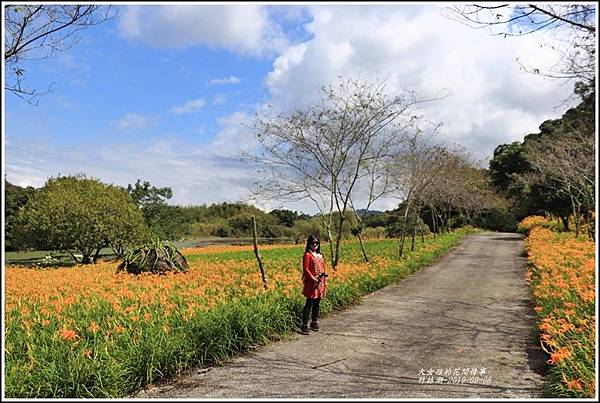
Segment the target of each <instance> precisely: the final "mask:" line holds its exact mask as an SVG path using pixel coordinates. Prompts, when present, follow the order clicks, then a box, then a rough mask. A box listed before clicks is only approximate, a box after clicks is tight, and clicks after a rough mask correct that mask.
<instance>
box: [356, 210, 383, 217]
mask: <svg viewBox="0 0 600 403" xmlns="http://www.w3.org/2000/svg"><path fill="white" fill-rule="evenodd" d="M356 212H357V213H358V215H360V216H361V217H364V218H367V217H373V216H377V215H379V214H383V213H384V212H383V211H379V210H365V209H358V210H356Z"/></svg>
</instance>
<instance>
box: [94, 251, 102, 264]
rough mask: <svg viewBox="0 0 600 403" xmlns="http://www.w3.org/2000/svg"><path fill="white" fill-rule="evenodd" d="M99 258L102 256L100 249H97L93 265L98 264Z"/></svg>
mask: <svg viewBox="0 0 600 403" xmlns="http://www.w3.org/2000/svg"><path fill="white" fill-rule="evenodd" d="M99 256H100V248H98V249H96V253H95V254H94V259H93V260H92V263H94V264H96V261H97V260H98V257H99Z"/></svg>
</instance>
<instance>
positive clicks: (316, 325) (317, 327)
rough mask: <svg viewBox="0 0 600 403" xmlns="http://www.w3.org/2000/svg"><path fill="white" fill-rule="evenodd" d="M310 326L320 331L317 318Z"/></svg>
mask: <svg viewBox="0 0 600 403" xmlns="http://www.w3.org/2000/svg"><path fill="white" fill-rule="evenodd" d="M310 328H311V329H312V330H313V331H315V332H318V331H319V324H318V323H317V321H316V320H315V321H313V322H310Z"/></svg>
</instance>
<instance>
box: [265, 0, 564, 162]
mask: <svg viewBox="0 0 600 403" xmlns="http://www.w3.org/2000/svg"><path fill="white" fill-rule="evenodd" d="M310 11H311V13H312V15H313V20H312V22H310V23H309V24H307V25H306V29H307V30H308V31H309V32H310V33H311V34H312V37H311V39H310V40H308V41H306V42H304V43H301V44H296V45H294V46H289V47H288V48H287V49H286V50H285V51H283V52H282V53H281V55H279V56H278V57H277V58H276V59H275V60H274V62H273V67H272V69H271V71H270V72H269V73H268V75H267V77H266V79H265V83H266V85H267V87H268V88H269V90H270V92H271V95H272V99H271V100H270V102H271V103H272V104H274V105H277V106H278V107H279V108H280V109H283V110H286V109H288V108H290V107H296V106H299V105H302V104H306V103H309V102H312V101H314V100H315V99H316V97H317V96H318V89H319V87H320V86H321V85H324V84H329V83H335V82H336V80H337V77H338V76H339V75H343V76H344V77H348V76H360V77H361V78H363V79H367V80H369V79H376V78H378V77H387V82H388V86H387V89H388V90H389V92H393V91H397V90H400V89H409V90H414V91H415V92H416V93H417V94H419V95H422V96H432V95H434V94H435V93H437V92H438V91H440V90H443V91H445V92H446V93H447V94H448V96H447V97H446V98H445V99H443V100H441V101H437V102H432V103H428V104H424V105H422V111H423V113H424V114H425V116H426V117H427V118H428V119H429V120H432V121H437V122H443V123H444V126H443V128H442V130H441V132H440V138H443V139H444V140H445V141H446V142H448V143H454V142H458V143H462V144H463V145H465V146H467V147H469V148H470V149H471V151H472V152H473V153H474V155H475V157H476V158H477V159H485V158H487V157H489V156H491V154H492V152H493V149H494V147H495V146H496V145H499V144H502V143H506V142H511V141H514V140H516V139H522V137H523V136H524V135H525V134H527V133H530V132H533V131H536V130H537V128H538V126H539V125H540V124H541V123H542V122H543V121H544V120H547V119H550V118H556V117H559V116H560V115H561V114H562V113H563V112H564V111H565V110H566V109H567V108H568V107H569V106H571V105H562V106H561V107H560V108H555V107H556V106H558V105H559V104H560V103H561V101H562V100H564V99H565V98H567V97H568V96H569V95H570V92H571V88H569V86H564V85H560V84H559V83H558V82H556V81H551V80H548V79H544V78H542V77H539V76H534V75H531V74H527V73H524V72H523V71H521V70H520V68H519V65H518V63H517V62H516V61H515V59H516V58H517V57H520V60H522V61H523V62H524V63H529V64H531V63H533V62H535V63H537V64H538V65H539V64H545V65H552V64H553V63H554V62H555V56H556V55H555V54H554V53H553V52H552V51H551V50H550V49H549V48H548V47H540V46H539V45H540V42H541V41H544V39H543V38H541V37H540V36H535V35H529V36H524V37H516V38H506V39H504V38H502V37H498V36H491V35H488V34H486V33H485V32H483V31H478V30H474V29H471V28H469V27H466V26H464V25H462V24H459V23H457V22H454V21H450V20H449V19H447V18H445V17H443V16H442V15H441V14H442V9H441V8H440V7H435V6H418V5H402V4H398V5H390V6H387V5H386V6H371V5H352V6H313V7H310Z"/></svg>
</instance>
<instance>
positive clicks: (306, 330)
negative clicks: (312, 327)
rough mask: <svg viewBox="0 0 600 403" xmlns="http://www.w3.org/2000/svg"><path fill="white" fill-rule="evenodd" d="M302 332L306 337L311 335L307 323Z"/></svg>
mask: <svg viewBox="0 0 600 403" xmlns="http://www.w3.org/2000/svg"><path fill="white" fill-rule="evenodd" d="M300 332H301V333H302V334H304V335H307V334H310V332H309V331H308V325H307V324H306V323H303V324H302V329H301V331H300Z"/></svg>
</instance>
